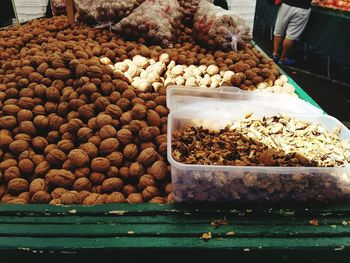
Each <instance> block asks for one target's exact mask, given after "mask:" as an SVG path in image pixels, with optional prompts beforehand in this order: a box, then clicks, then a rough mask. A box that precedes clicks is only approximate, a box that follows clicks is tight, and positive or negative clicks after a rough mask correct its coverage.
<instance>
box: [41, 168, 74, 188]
mask: <svg viewBox="0 0 350 263" xmlns="http://www.w3.org/2000/svg"><path fill="white" fill-rule="evenodd" d="M45 179H46V180H47V181H48V182H49V183H51V184H53V185H56V186H61V187H65V186H70V185H72V183H73V182H74V180H75V175H74V174H73V173H72V172H70V171H67V170H64V169H60V170H59V169H52V170H50V171H49V172H48V173H47V174H46V176H45Z"/></svg>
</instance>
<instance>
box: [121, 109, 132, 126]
mask: <svg viewBox="0 0 350 263" xmlns="http://www.w3.org/2000/svg"><path fill="white" fill-rule="evenodd" d="M132 120H133V117H132V113H131V111H126V112H124V113H123V114H122V116H120V121H121V123H122V124H127V123H130V122H131V121H132Z"/></svg>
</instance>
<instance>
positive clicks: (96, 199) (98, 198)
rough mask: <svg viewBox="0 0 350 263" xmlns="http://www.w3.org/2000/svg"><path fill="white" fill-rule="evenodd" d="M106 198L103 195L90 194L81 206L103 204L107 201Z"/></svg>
mask: <svg viewBox="0 0 350 263" xmlns="http://www.w3.org/2000/svg"><path fill="white" fill-rule="evenodd" d="M107 197H108V196H107V195H104V194H98V193H92V194H90V195H88V196H87V197H86V198H85V199H84V201H83V205H98V204H104V203H105V201H106V200H107Z"/></svg>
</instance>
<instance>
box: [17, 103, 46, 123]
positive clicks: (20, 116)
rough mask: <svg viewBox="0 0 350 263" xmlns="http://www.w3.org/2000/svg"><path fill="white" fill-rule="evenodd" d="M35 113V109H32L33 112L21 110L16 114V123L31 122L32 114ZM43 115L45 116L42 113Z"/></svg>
mask: <svg viewBox="0 0 350 263" xmlns="http://www.w3.org/2000/svg"><path fill="white" fill-rule="evenodd" d="M37 106H40V105H37ZM42 108H43V107H42ZM43 109H44V108H43ZM44 111H45V109H44ZM37 112H38V109H36V108H35V107H34V109H33V111H30V110H26V109H22V110H20V111H19V112H18V113H17V122H18V123H21V122H22V121H32V120H33V113H37ZM44 114H45V112H44Z"/></svg>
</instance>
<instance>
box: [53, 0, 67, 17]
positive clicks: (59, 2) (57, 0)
mask: <svg viewBox="0 0 350 263" xmlns="http://www.w3.org/2000/svg"><path fill="white" fill-rule="evenodd" d="M51 10H52V15H54V16H60V15H65V14H66V1H65V0H51Z"/></svg>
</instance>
